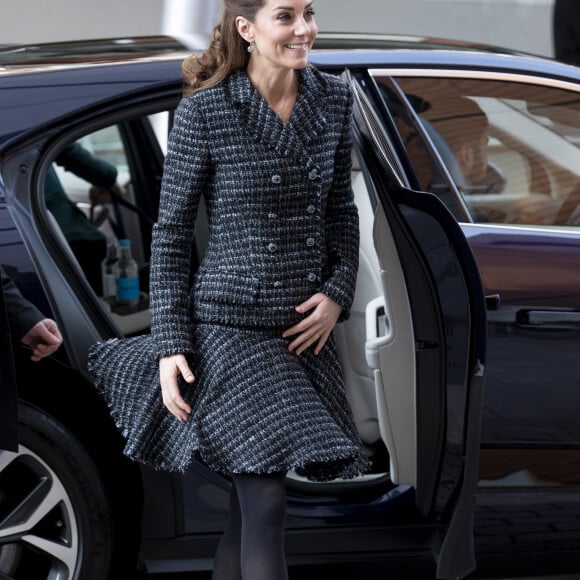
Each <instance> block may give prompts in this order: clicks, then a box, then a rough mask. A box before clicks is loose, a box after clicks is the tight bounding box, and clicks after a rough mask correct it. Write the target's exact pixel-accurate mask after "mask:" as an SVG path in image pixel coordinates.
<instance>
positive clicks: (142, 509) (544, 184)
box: [0, 35, 580, 580]
mask: <svg viewBox="0 0 580 580" xmlns="http://www.w3.org/2000/svg"><path fill="white" fill-rule="evenodd" d="M341 47H342V48H341ZM188 52H189V51H188V50H187V49H186V48H185V47H184V46H182V45H180V44H179V43H178V42H176V41H175V40H173V39H171V38H167V37H151V38H123V39H112V40H103V41H87V42H76V43H64V44H48V45H36V46H15V47H4V48H3V49H1V50H0V96H1V98H0V245H1V247H2V254H1V260H0V264H1V265H2V267H3V268H4V270H5V271H6V272H7V273H8V274H9V275H10V276H11V277H12V278H13V279H14V280H15V282H16V283H17V285H18V286H19V288H20V290H21V291H22V293H23V294H24V295H25V296H26V297H27V298H29V299H30V300H31V301H32V302H34V303H35V304H36V305H37V306H38V307H39V308H40V309H41V310H43V312H45V313H46V314H47V315H48V316H51V317H53V318H55V319H56V320H57V321H58V323H59V326H60V328H61V330H62V333H63V336H64V345H63V347H62V348H61V349H60V350H59V351H58V352H57V353H56V354H55V355H53V356H52V357H50V358H49V359H47V360H45V361H42V362H40V363H32V362H31V361H30V360H29V353H28V352H27V351H26V350H24V349H22V348H21V347H20V346H19V345H18V344H16V343H13V348H12V351H13V352H11V349H9V348H8V347H6V346H5V348H4V349H3V350H2V352H1V363H2V364H1V366H0V372H1V373H2V374H1V381H2V389H3V390H4V389H9V388H12V385H13V384H14V381H16V382H17V385H18V393H19V417H18V420H19V445H18V450H17V451H2V452H0V577H2V578H14V579H16V578H26V579H27V580H35V579H41V578H42V579H49V578H59V579H61V578H62V579H73V578H74V579H83V580H87V579H95V580H101V579H103V578H108V577H111V578H130V577H132V575H134V574H135V573H137V571H140V572H148V573H156V572H164V571H165V572H167V571H196V570H207V569H210V568H211V559H212V555H213V553H214V550H215V548H216V545H217V542H218V540H219V538H220V535H221V532H222V530H223V528H224V525H225V523H226V520H227V502H228V494H229V487H230V481H229V480H228V478H226V477H223V476H221V475H218V474H216V473H214V472H212V471H210V470H209V469H208V468H207V467H206V466H204V465H203V464H201V463H195V464H194V466H193V467H192V468H190V469H189V470H188V471H187V472H186V473H184V474H176V473H168V472H161V471H155V470H153V469H151V468H149V467H147V466H144V465H138V464H135V463H132V462H131V461H129V460H128V459H127V458H126V457H125V456H124V455H123V444H124V442H123V438H122V436H121V434H120V433H119V431H118V430H117V428H116V427H115V425H114V422H113V419H112V418H111V416H110V414H109V412H108V408H107V406H106V404H105V402H104V400H103V399H102V398H101V396H100V395H99V393H98V392H97V390H96V388H95V387H94V385H93V384H92V383H91V380H90V376H89V375H88V373H87V370H86V367H87V356H88V355H87V352H88V348H89V346H90V345H91V344H93V343H94V342H95V341H97V340H99V339H104V338H110V337H121V336H134V335H138V334H142V333H147V332H148V331H149V328H150V315H149V309H148V294H147V292H148V261H149V256H150V254H149V245H150V241H151V229H152V224H153V223H154V221H155V219H156V215H157V210H158V204H159V189H160V181H161V176H162V171H163V160H164V152H165V146H166V141H167V136H168V132H169V130H170V128H171V123H172V116H173V111H174V109H175V107H176V105H177V103H178V101H179V99H180V96H181V91H182V78H181V69H180V67H181V62H182V60H183V58H184V57H185V56H186V54H188ZM311 61H312V63H313V64H314V65H315V66H317V67H319V68H320V69H322V70H324V71H327V72H329V73H332V74H336V75H341V76H342V77H343V78H344V80H345V82H347V83H349V84H350V86H351V88H352V90H353V93H354V96H355V116H354V126H353V137H354V149H353V171H352V181H353V189H354V192H355V197H356V202H357V205H358V208H359V213H360V223H361V246H360V268H359V274H358V282H357V292H356V296H355V301H354V305H353V310H352V315H351V317H350V319H349V320H348V321H346V322H344V323H341V324H340V325H339V326H338V327H337V331H336V336H337V341H338V345H339V348H340V353H341V364H342V366H343V369H344V373H345V377H346V383H347V388H348V395H349V399H350V401H351V405H352V408H353V412H354V415H355V419H356V424H357V427H358V430H359V432H360V434H361V438H362V440H363V442H364V443H365V445H366V447H367V450H368V455H369V457H370V459H371V461H372V464H373V469H372V472H371V473H369V474H367V475H365V476H363V477H360V478H358V479H355V480H349V481H342V480H340V481H333V482H329V483H314V482H311V481H307V480H305V479H303V478H301V477H300V476H299V475H298V474H296V473H289V474H288V477H287V490H288V519H287V554H288V559H289V563H290V564H291V565H292V566H299V565H303V564H304V565H305V564H313V563H327V562H365V561H367V562H368V561H378V560H380V561H385V562H395V561H396V562H399V563H403V565H405V563H408V564H409V566H411V563H413V562H416V561H424V562H425V563H426V570H427V572H425V574H426V576H425V577H437V578H449V579H451V578H463V577H466V576H468V575H470V574H478V573H479V572H480V571H481V570H482V564H485V563H486V562H500V563H504V564H505V563H507V562H508V561H512V560H513V559H514V558H515V557H516V556H520V559H521V561H522V562H529V563H531V564H532V566H533V567H534V569H535V570H536V571H537V570H538V569H539V560H538V557H539V555H540V554H542V555H544V556H546V558H547V560H548V561H549V562H550V565H551V570H552V571H556V570H558V569H560V568H561V569H563V568H566V569H567V570H570V569H571V570H573V571H580V563H579V562H578V556H577V554H578V553H579V552H578V550H580V489H579V488H578V484H579V483H580V462H579V458H580V454H579V451H578V449H579V447H580V421H579V420H578V414H579V410H580V388H579V382H578V381H579V379H578V377H579V376H580V356H579V353H578V345H579V344H580V342H579V338H580V233H579V229H578V225H577V224H578V223H580V222H578V219H579V216H578V213H579V211H580V208H578V204H579V203H580V193H579V192H580V186H579V177H580V148H579V145H580V98H579V95H580V71H579V70H578V69H576V68H572V67H567V66H564V65H560V64H557V63H555V62H551V61H549V60H544V59H540V58H532V57H528V56H525V55H515V54H507V52H501V51H500V50H498V49H489V50H487V49H485V48H484V47H480V46H469V45H465V44H463V45H461V46H454V45H453V44H452V43H450V42H444V41H437V40H436V39H423V40H422V39H415V40H413V39H402V38H396V37H382V36H381V37H369V36H366V37H361V36H351V37H347V36H345V35H321V37H320V39H319V42H318V45H317V49H316V50H315V51H314V52H313V53H312V57H311ZM457 103H463V104H464V105H465V104H466V103H467V105H468V106H466V107H465V109H464V108H463V107H462V106H459V105H457ZM473 104H476V105H477V108H478V109H477V110H478V111H479V112H478V113H477V114H475V113H473V112H472V110H473V107H472V105H473ZM470 106H471V108H470ZM474 115H475V117H477V118H478V119H479V120H481V118H482V117H481V116H482V115H483V117H484V119H485V127H486V130H487V133H486V138H485V143H484V145H485V146H486V147H485V159H484V171H483V173H482V175H481V176H480V178H479V179H478V180H473V179H470V180H468V179H467V176H466V169H465V167H467V166H468V165H463V166H462V165H461V163H460V161H462V159H461V155H462V153H457V152H456V150H454V147H453V143H452V141H453V139H454V136H455V137H458V138H459V137H465V136H466V135H467V133H468V131H469V130H470V127H472V125H473V121H474ZM449 122H452V123H453V125H454V127H455V128H454V130H453V131H452V132H451V133H448V132H446V131H445V130H444V128H447V127H448V125H449ZM71 143H80V144H82V145H83V146H84V147H85V148H87V149H89V150H90V151H92V152H93V153H94V154H95V155H98V156H99V157H101V158H103V159H106V160H108V161H109V162H111V163H113V164H114V165H115V166H116V168H117V170H118V172H119V180H120V181H121V183H122V184H123V185H124V187H125V190H126V191H125V194H124V196H123V197H122V198H120V199H118V198H115V197H114V198H113V199H112V200H111V201H110V202H107V203H104V204H100V205H97V206H95V207H93V206H92V205H91V204H90V203H89V197H88V194H87V192H88V190H89V184H88V183H86V182H83V181H82V180H80V179H78V178H76V177H75V176H74V175H72V174H70V173H67V172H65V171H63V170H62V168H61V167H60V165H59V164H58V163H56V162H55V161H56V160H57V158H58V156H59V154H60V153H62V151H63V150H65V148H66V147H67V146H69V145H70V144H71ZM466 159H467V161H469V160H470V159H469V157H468V155H467V154H466ZM471 162H473V163H475V159H474V158H473V152H472V157H471ZM49 171H55V172H56V174H57V176H58V177H59V179H60V181H61V183H62V184H63V186H64V188H65V190H66V193H67V195H68V196H69V197H70V199H72V200H73V201H74V202H75V204H76V205H77V207H78V208H79V209H80V211H83V212H84V213H85V215H86V217H87V218H88V219H89V220H91V221H92V222H93V223H94V224H96V225H97V226H98V227H99V229H100V230H101V231H102V232H103V233H104V235H105V237H106V238H107V239H108V240H109V241H111V242H113V243H118V240H119V238H127V239H129V240H130V242H131V249H132V253H133V257H134V258H135V259H136V260H137V262H138V265H139V270H140V282H141V299H140V301H139V303H138V304H137V305H133V306H130V305H125V304H120V303H118V302H115V301H114V300H111V299H105V298H104V297H103V296H102V295H101V293H100V292H99V289H98V288H97V289H96V290H95V289H94V288H92V287H91V285H90V284H89V282H88V280H87V278H86V276H85V274H84V272H85V271H86V267H87V265H88V264H86V263H80V262H79V260H78V259H77V258H76V257H75V255H74V254H73V253H72V251H71V247H70V245H69V243H68V241H67V239H66V237H65V235H64V233H63V231H62V227H61V225H62V224H59V222H58V220H57V219H55V216H54V215H52V214H51V212H49V211H48V209H47V204H46V200H45V187H46V182H47V174H48V172H49ZM202 209H203V208H202ZM205 226H206V224H205V221H204V212H203V211H201V212H200V215H199V217H198V225H197V228H196V238H195V240H194V243H195V247H194V250H195V252H194V255H195V256H196V259H197V260H199V258H200V256H201V255H202V254H203V251H204V247H205V246H204V245H205V241H206V239H207V233H208V232H207V228H206V227H205ZM96 260H99V261H100V258H98V257H97V255H96V254H95V256H94V259H93V260H92V261H93V262H94V261H96ZM89 261H91V260H89ZM92 265H94V264H92ZM0 314H1V312H0ZM5 323H6V321H5V320H4V326H3V328H6V324H5ZM5 343H6V341H4V343H3V344H5ZM484 383H485V387H484ZM474 519H475V525H474ZM476 560H477V563H478V565H479V566H478V568H477V569H476ZM506 565H507V564H506ZM385 566H386V572H385V576H388V574H389V567H388V564H386V565H385ZM474 570H476V572H474Z"/></svg>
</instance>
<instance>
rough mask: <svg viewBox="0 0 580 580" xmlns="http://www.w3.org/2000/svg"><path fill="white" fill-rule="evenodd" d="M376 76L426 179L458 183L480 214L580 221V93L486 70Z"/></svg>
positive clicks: (450, 185) (448, 185)
mask: <svg viewBox="0 0 580 580" xmlns="http://www.w3.org/2000/svg"><path fill="white" fill-rule="evenodd" d="M377 80H378V81H379V86H380V87H381V88H382V90H383V93H384V94H385V96H387V104H388V106H389V108H390V111H391V113H392V114H393V118H394V121H395V124H396V127H397V130H398V131H399V134H400V136H401V143H402V145H403V147H404V148H405V151H406V153H407V155H408V158H409V161H410V164H411V166H412V167H413V170H414V172H415V175H416V176H417V180H418V182H419V186H420V187H421V188H422V189H424V190H426V191H431V192H433V193H436V194H438V195H440V196H443V195H444V192H446V191H448V190H449V189H453V190H455V191H457V192H458V193H459V195H460V196H461V201H462V202H463V203H464V204H465V207H466V208H467V211H468V212H469V214H470V218H471V220H472V221H474V222H481V223H500V224H514V225H517V224H526V225H538V226H546V225H547V226H566V227H570V226H576V227H578V226H580V208H579V203H580V148H579V143H580V97H579V94H578V93H576V92H573V91H569V90H563V89H561V88H555V87H551V86H537V85H532V84H527V83H517V82H508V81H495V80H482V79H458V78H432V77H431V78H425V77H402V78H397V79H394V80H393V79H387V78H378V79H377ZM395 92H397V93H398V96H399V100H398V102H396V101H395V100H394V99H393V94H394V93H395ZM444 201H445V202H446V203H447V204H448V205H449V201H448V200H445V199H444Z"/></svg>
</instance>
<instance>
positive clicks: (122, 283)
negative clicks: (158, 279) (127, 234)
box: [117, 239, 141, 307]
mask: <svg viewBox="0 0 580 580" xmlns="http://www.w3.org/2000/svg"><path fill="white" fill-rule="evenodd" d="M119 251H120V255H119V261H118V262H117V301H118V302H119V303H121V304H128V305H129V306H132V307H136V306H137V304H139V298H140V296H141V291H140V287H139V267H138V265H137V262H136V261H135V260H134V259H133V256H132V254H131V240H125V239H124V240H119Z"/></svg>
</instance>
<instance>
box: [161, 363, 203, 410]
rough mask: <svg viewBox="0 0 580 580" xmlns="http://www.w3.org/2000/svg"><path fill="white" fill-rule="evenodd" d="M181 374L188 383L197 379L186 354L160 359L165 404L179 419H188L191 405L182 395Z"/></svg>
mask: <svg viewBox="0 0 580 580" xmlns="http://www.w3.org/2000/svg"><path fill="white" fill-rule="evenodd" d="M179 375H181V376H182V377H183V379H184V380H185V381H186V382H188V383H193V381H195V377H194V376H193V373H192V372H191V369H190V368H189V364H188V363H187V359H186V358H185V356H184V355H182V354H175V355H172V356H165V357H162V358H160V359H159V381H160V383H161V393H162V396H163V404H164V405H165V406H166V407H167V409H168V411H169V412H170V413H171V414H172V415H174V416H175V417H176V418H177V420H178V421H187V419H188V418H189V415H190V414H191V407H190V406H189V405H188V404H187V403H186V402H185V399H184V398H183V397H182V396H181V391H180V390H179V385H178V383H177V377H178V376H179Z"/></svg>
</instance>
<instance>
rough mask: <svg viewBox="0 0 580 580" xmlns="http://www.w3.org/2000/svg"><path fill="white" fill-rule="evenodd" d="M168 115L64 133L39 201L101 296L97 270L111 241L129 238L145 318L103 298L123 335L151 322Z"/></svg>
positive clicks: (117, 243)
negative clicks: (153, 247)
mask: <svg viewBox="0 0 580 580" xmlns="http://www.w3.org/2000/svg"><path fill="white" fill-rule="evenodd" d="M170 119H171V112H168V111H166V110H161V111H159V112H154V113H152V114H150V115H140V116H127V117H126V118H124V119H122V120H120V121H118V122H117V123H115V124H111V125H108V126H104V127H102V128H100V129H98V130H95V131H91V132H87V133H86V134H84V135H81V136H76V137H75V138H74V139H68V140H67V139H66V138H65V139H63V141H62V142H61V143H60V144H59V148H58V149H57V150H54V153H52V163H50V165H49V166H48V170H47V172H46V175H45V177H44V185H43V193H44V199H45V203H46V208H47V210H48V213H49V218H50V221H51V223H52V224H53V227H54V230H55V233H56V234H57V237H59V238H60V242H61V243H65V244H66V245H68V248H69V249H70V250H71V252H70V258H71V260H73V261H76V262H77V265H78V266H79V269H80V270H81V271H82V272H83V273H84V275H85V277H86V279H87V281H88V283H89V285H90V286H91V287H92V288H93V290H94V291H95V293H96V294H97V296H99V297H101V298H103V299H105V298H107V295H108V293H109V292H110V289H108V290H106V289H105V286H104V283H103V271H102V264H103V261H104V260H105V258H106V257H107V255H108V254H109V255H110V254H111V251H110V250H111V248H110V246H114V247H115V248H116V251H117V255H118V254H119V253H120V245H121V244H120V240H122V239H127V240H129V243H130V246H131V253H132V256H133V258H134V259H135V260H136V261H137V265H138V268H139V277H140V282H141V296H142V299H141V301H140V303H139V308H138V310H139V311H143V313H144V316H141V317H140V318H142V320H139V321H138V322H137V323H136V322H135V321H134V319H135V315H134V314H135V313H134V312H133V311H134V310H135V309H134V308H133V309H129V310H132V311H131V312H129V310H128V309H127V308H124V305H123V304H120V303H119V302H118V301H116V302H115V301H113V302H112V301H110V300H104V301H105V302H107V305H108V309H109V310H110V311H111V312H112V314H113V315H118V316H116V318H118V320H117V322H118V323H119V326H120V327H121V328H122V329H123V330H124V331H125V332H127V333H131V332H138V331H141V330H143V329H145V328H146V327H147V326H148V324H149V319H148V295H147V292H148V267H149V255H150V243H151V231H152V227H153V223H154V221H155V220H156V217H157V209H158V204H159V188H160V184H161V174H162V169H163V159H164V155H165V150H166V143H167V134H168V128H169V123H170ZM125 310H127V312H125ZM125 314H127V315H129V314H130V315H131V316H130V317H128V316H125ZM129 318H131V319H132V320H129ZM127 321H129V322H130V324H129V325H127V324H125V322H127Z"/></svg>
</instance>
